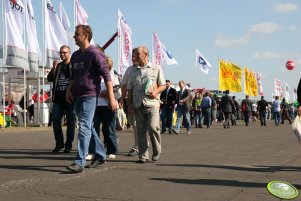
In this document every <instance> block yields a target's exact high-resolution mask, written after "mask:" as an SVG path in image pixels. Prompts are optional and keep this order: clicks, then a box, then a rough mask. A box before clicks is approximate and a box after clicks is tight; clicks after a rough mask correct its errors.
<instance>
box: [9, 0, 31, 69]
mask: <svg viewBox="0 0 301 201" xmlns="http://www.w3.org/2000/svg"><path fill="white" fill-rule="evenodd" d="M5 2H6V3H5V17H6V21H5V22H4V26H5V36H6V37H5V45H6V46H7V48H6V50H7V52H6V53H7V55H6V61H5V64H6V65H7V67H18V68H22V69H24V70H26V71H28V70H29V64H28V56H27V53H26V49H25V43H24V31H25V23H24V22H25V21H24V19H25V9H24V8H25V7H24V4H23V3H22V1H17V0H15V1H12V0H5Z"/></svg>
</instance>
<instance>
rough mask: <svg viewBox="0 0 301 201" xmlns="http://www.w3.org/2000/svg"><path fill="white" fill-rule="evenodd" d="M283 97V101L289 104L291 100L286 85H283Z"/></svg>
mask: <svg viewBox="0 0 301 201" xmlns="http://www.w3.org/2000/svg"><path fill="white" fill-rule="evenodd" d="M283 97H285V100H286V101H287V102H289V100H290V98H291V96H290V93H289V86H288V84H287V83H285V89H284V96H283Z"/></svg>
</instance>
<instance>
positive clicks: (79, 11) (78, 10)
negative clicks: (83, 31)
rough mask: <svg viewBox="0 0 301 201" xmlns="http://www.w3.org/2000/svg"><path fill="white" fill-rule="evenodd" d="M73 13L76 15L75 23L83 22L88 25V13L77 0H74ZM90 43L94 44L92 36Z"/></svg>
mask: <svg viewBox="0 0 301 201" xmlns="http://www.w3.org/2000/svg"><path fill="white" fill-rule="evenodd" d="M75 15H76V23H75V24H76V25H79V24H83V25H88V17H89V16H88V14H87V12H86V11H85V9H84V8H83V7H82V5H81V4H80V2H79V0H75ZM90 44H92V45H95V42H94V40H93V37H92V39H91V41H90Z"/></svg>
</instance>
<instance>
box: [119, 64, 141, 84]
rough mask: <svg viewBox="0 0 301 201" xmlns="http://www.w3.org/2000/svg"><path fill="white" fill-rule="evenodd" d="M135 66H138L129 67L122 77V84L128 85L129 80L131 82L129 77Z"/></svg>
mask: <svg viewBox="0 0 301 201" xmlns="http://www.w3.org/2000/svg"><path fill="white" fill-rule="evenodd" d="M135 68H137V66H130V67H127V69H126V71H125V73H124V75H123V78H122V81H121V84H122V85H127V84H128V82H129V78H130V75H131V72H132V70H134V69H135Z"/></svg>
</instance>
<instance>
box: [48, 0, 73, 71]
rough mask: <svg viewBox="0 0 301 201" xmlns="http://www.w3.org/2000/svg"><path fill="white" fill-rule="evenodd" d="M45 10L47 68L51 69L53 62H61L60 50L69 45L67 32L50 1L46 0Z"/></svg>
mask: <svg viewBox="0 0 301 201" xmlns="http://www.w3.org/2000/svg"><path fill="white" fill-rule="evenodd" d="M45 2H46V5H45V6H46V8H45V40H46V41H45V44H46V66H47V67H49V68H51V67H52V65H53V61H56V60H60V55H59V50H60V47H61V46H62V45H68V38H67V32H66V31H65V29H64V27H63V25H62V23H61V21H60V19H59V17H58V16H57V14H56V12H55V10H54V7H53V6H52V4H51V2H50V0H46V1H45Z"/></svg>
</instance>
